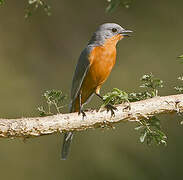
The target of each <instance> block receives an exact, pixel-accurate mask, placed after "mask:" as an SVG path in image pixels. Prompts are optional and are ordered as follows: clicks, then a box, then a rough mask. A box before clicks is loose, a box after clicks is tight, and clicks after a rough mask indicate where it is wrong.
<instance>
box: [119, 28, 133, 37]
mask: <svg viewBox="0 0 183 180" xmlns="http://www.w3.org/2000/svg"><path fill="white" fill-rule="evenodd" d="M132 32H133V31H131V30H125V29H123V30H122V31H121V32H120V34H121V35H122V36H127V37H129V36H130V35H129V34H128V33H132Z"/></svg>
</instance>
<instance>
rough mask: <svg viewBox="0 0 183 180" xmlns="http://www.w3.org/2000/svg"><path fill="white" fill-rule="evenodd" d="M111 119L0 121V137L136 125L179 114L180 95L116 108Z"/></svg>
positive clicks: (73, 116)
mask: <svg viewBox="0 0 183 180" xmlns="http://www.w3.org/2000/svg"><path fill="white" fill-rule="evenodd" d="M116 107H117V109H118V110H117V111H116V112H115V117H113V118H111V117H110V113H107V112H106V110H101V111H100V112H97V111H95V110H94V111H89V112H86V115H87V116H86V117H85V119H84V120H83V119H82V116H78V113H69V114H58V115H54V116H47V117H35V118H21V119H0V137H6V138H11V137H24V138H26V137H36V136H41V135H48V134H53V133H57V132H68V131H82V130H86V129H90V128H98V127H104V126H106V125H113V124H115V123H120V122H124V121H137V120H141V119H143V118H149V117H152V116H154V115H158V114H162V113H165V114H168V113H172V112H182V111H183V94H179V95H171V96H164V97H154V98H151V99H147V100H143V101H138V102H133V103H130V107H131V109H125V105H124V104H120V105H117V106H116Z"/></svg>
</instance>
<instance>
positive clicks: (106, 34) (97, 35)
mask: <svg viewBox="0 0 183 180" xmlns="http://www.w3.org/2000/svg"><path fill="white" fill-rule="evenodd" d="M131 32H132V31H130V30H125V29H124V28H122V27H121V26H120V25H118V24H115V23H105V24H102V25H100V26H99V27H98V28H97V30H96V31H95V32H94V34H93V36H92V38H91V40H90V41H89V44H95V45H103V44H104V43H105V42H106V40H109V39H113V40H114V39H115V40H116V43H117V42H118V41H119V40H121V39H122V38H123V37H125V36H126V37H128V36H129V35H128V33H131Z"/></svg>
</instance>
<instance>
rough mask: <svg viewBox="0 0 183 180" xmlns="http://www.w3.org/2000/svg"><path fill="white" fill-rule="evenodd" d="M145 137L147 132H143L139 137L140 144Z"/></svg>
mask: <svg viewBox="0 0 183 180" xmlns="http://www.w3.org/2000/svg"><path fill="white" fill-rule="evenodd" d="M146 136H147V132H146V131H145V132H144V133H143V134H142V135H141V136H140V142H141V143H143V142H144V141H145V138H146Z"/></svg>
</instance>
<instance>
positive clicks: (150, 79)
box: [140, 73, 163, 97]
mask: <svg viewBox="0 0 183 180" xmlns="http://www.w3.org/2000/svg"><path fill="white" fill-rule="evenodd" d="M141 81H142V85H141V86H140V87H142V88H146V89H149V90H150V91H151V95H152V97H154V96H157V95H158V89H159V88H162V87H163V81H162V80H161V79H157V78H154V76H153V74H152V73H150V74H145V75H143V76H142V78H141Z"/></svg>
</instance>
